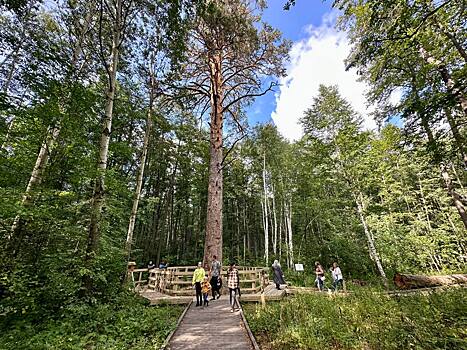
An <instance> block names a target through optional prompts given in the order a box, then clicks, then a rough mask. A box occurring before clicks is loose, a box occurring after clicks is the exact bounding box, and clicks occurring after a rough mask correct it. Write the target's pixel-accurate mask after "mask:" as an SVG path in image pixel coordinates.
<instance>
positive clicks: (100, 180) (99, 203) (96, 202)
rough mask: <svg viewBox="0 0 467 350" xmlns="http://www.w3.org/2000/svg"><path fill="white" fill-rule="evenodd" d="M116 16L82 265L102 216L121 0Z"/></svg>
mask: <svg viewBox="0 0 467 350" xmlns="http://www.w3.org/2000/svg"><path fill="white" fill-rule="evenodd" d="M114 15H115V17H114V23H113V28H112V51H111V54H110V64H109V65H108V67H107V69H108V87H107V91H106V100H105V117H104V120H103V124H102V131H101V139H100V144H99V158H98V164H97V176H96V178H95V180H94V192H93V195H92V200H91V220H90V221H91V222H90V225H89V232H88V239H87V246H86V255H85V266H86V267H87V268H88V269H90V267H91V264H92V261H93V259H94V255H95V254H96V251H97V247H98V243H99V236H100V224H101V219H102V207H103V205H104V199H105V172H106V170H107V159H108V154H109V142H110V133H111V130H112V117H113V107H114V98H115V89H116V80H117V66H118V61H119V48H120V44H121V42H120V39H121V30H122V28H121V21H122V0H117V2H116V4H115V14H114ZM92 284H93V282H92V278H91V275H90V274H89V273H86V274H85V275H84V276H83V287H84V291H85V292H86V293H90V292H91V290H92Z"/></svg>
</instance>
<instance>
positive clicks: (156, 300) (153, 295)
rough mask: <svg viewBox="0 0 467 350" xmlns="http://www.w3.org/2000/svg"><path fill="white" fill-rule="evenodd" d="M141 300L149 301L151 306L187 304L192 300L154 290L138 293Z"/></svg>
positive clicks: (191, 298) (187, 297)
mask: <svg viewBox="0 0 467 350" xmlns="http://www.w3.org/2000/svg"><path fill="white" fill-rule="evenodd" d="M139 294H140V295H141V296H142V297H143V298H146V299H148V300H149V301H150V303H151V305H159V304H172V305H174V304H188V303H189V302H190V301H192V300H193V297H191V296H172V295H166V294H162V293H160V292H157V291H155V290H151V289H148V290H145V291H142V292H140V293H139Z"/></svg>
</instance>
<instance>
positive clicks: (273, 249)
mask: <svg viewBox="0 0 467 350" xmlns="http://www.w3.org/2000/svg"><path fill="white" fill-rule="evenodd" d="M275 198H276V194H275V193H274V187H273V189H272V215H273V220H274V226H273V238H272V251H273V253H274V255H275V256H277V217H276V199H275Z"/></svg>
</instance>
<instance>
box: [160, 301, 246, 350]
mask: <svg viewBox="0 0 467 350" xmlns="http://www.w3.org/2000/svg"><path fill="white" fill-rule="evenodd" d="M195 305H196V303H192V304H191V306H190V307H189V309H188V310H187V312H186V314H185V316H184V317H183V319H182V321H181V322H180V324H179V326H178V328H177V330H176V331H175V333H174V334H173V336H172V338H171V339H170V341H169V344H168V345H167V347H166V349H167V350H220V349H222V350H252V349H254V347H253V345H252V341H251V339H250V337H249V335H248V332H247V329H246V326H245V324H244V323H243V320H242V315H241V311H236V312H233V313H232V312H230V310H231V308H230V305H229V296H228V295H222V296H221V298H220V299H218V300H214V301H210V302H209V306H208V307H205V308H203V307H199V306H198V307H196V306H195Z"/></svg>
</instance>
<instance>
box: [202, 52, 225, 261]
mask: <svg viewBox="0 0 467 350" xmlns="http://www.w3.org/2000/svg"><path fill="white" fill-rule="evenodd" d="M209 66H210V80H211V85H210V104H211V131H210V137H209V141H210V145H209V154H210V159H209V180H208V181H209V182H208V203H207V216H206V239H205V243H204V263H205V264H206V263H207V264H208V266H209V265H210V264H211V262H212V259H213V256H214V255H216V256H217V259H218V260H219V261H222V201H223V193H222V192H223V177H222V175H223V174H222V161H223V150H222V146H223V123H224V120H223V108H222V99H223V90H222V56H221V53H220V52H216V53H213V54H210V56H209Z"/></svg>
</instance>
